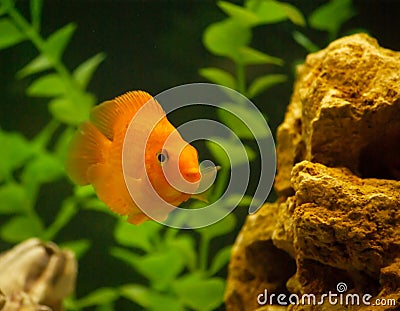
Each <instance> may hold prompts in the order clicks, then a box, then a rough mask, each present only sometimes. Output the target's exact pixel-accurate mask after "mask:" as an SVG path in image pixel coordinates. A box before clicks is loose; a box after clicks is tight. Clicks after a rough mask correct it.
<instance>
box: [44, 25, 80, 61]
mask: <svg viewBox="0 0 400 311" xmlns="http://www.w3.org/2000/svg"><path fill="white" fill-rule="evenodd" d="M75 29H76V25H75V24H74V23H70V24H67V25H65V26H64V27H62V28H60V29H58V30H56V31H55V32H53V33H52V34H51V35H50V36H49V38H48V39H47V40H46V42H45V52H46V54H48V55H49V56H51V57H52V58H54V59H55V60H59V59H60V58H61V56H62V54H63V53H64V50H65V48H66V47H67V45H68V43H69V41H70V40H71V38H72V35H73V34H74V32H75Z"/></svg>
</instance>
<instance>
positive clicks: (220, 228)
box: [195, 214, 236, 240]
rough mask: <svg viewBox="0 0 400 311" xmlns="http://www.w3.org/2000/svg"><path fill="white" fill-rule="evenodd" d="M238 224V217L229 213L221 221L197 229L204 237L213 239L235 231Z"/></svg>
mask: <svg viewBox="0 0 400 311" xmlns="http://www.w3.org/2000/svg"><path fill="white" fill-rule="evenodd" d="M235 226H236V217H235V216H234V215H233V214H229V215H227V216H226V217H224V218H223V219H221V220H220V221H218V222H216V223H215V224H212V225H211V226H207V227H203V228H199V229H195V230H196V231H197V232H198V233H200V234H201V235H202V236H203V238H204V239H207V240H211V239H213V238H215V237H218V236H222V235H225V234H228V233H230V232H232V231H233V229H234V228H235Z"/></svg>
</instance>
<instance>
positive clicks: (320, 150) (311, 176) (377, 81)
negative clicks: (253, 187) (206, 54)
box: [225, 34, 400, 311]
mask: <svg viewBox="0 0 400 311" xmlns="http://www.w3.org/2000/svg"><path fill="white" fill-rule="evenodd" d="M277 160H278V167H277V176H276V180H275V185H274V187H275V190H276V192H277V193H278V195H279V197H278V200H277V201H276V202H275V203H269V204H266V205H264V206H263V207H262V208H261V209H260V210H259V211H258V212H257V213H256V214H254V215H249V216H248V218H247V220H246V223H245V225H244V227H243V228H242V230H241V232H240V234H239V236H238V237H237V240H236V242H235V245H234V247H233V251H232V257H231V261H230V265H229V276H228V282H227V288H226V293H225V303H226V307H227V309H228V310H259V311H261V310H264V311H267V310H348V306H345V305H344V304H340V303H337V304H335V305H334V304H332V303H329V302H327V301H326V300H325V301H324V303H322V304H320V305H311V304H303V305H301V304H297V305H291V304H288V305H287V306H282V305H280V304H279V303H277V297H275V299H272V302H273V303H274V305H270V303H269V302H267V303H266V304H265V305H260V304H259V302H258V301H257V297H259V295H260V294H261V293H265V290H267V292H268V295H271V294H276V295H279V294H284V295H286V298H287V297H288V296H290V295H291V294H296V295H298V296H299V297H301V295H302V294H315V295H316V296H317V297H318V295H321V294H324V293H328V292H329V291H331V292H332V293H335V294H339V293H342V294H343V295H344V294H358V295H359V297H362V295H365V294H369V295H371V297H372V298H370V299H369V300H368V302H370V303H371V304H370V305H366V304H363V303H360V305H358V306H357V305H352V306H351V310H363V311H368V310H398V309H396V308H399V309H400V53H398V52H393V51H390V50H387V49H384V48H381V47H379V45H378V43H377V42H376V40H375V39H373V38H371V37H369V36H367V35H365V34H358V35H353V36H349V37H344V38H341V39H339V40H336V41H334V42H332V43H331V44H330V45H329V46H328V47H327V48H326V49H324V50H321V51H319V52H317V53H314V54H310V55H309V56H308V57H307V59H306V61H305V63H304V64H302V65H300V66H299V67H298V78H297V81H296V83H295V87H294V91H293V95H292V99H291V103H290V104H289V106H288V109H287V113H286V115H285V120H284V122H283V123H282V125H281V126H280V127H279V129H278V133H277ZM339 283H341V284H342V285H343V284H345V286H346V288H345V289H343V288H341V289H340V290H342V291H341V292H340V291H338V287H339V285H338V284H339ZM264 296H265V295H264ZM264 296H261V297H262V298H263V297H264ZM269 297H271V296H269ZM319 297H320V296H319ZM376 299H391V300H390V301H389V300H386V301H385V300H383V301H385V302H386V305H385V306H377V305H376V304H375V305H373V304H374V303H375V302H376V301H377V300H376ZM388 301H389V303H390V304H392V305H388V304H389V303H388ZM286 302H287V300H286ZM393 303H394V304H395V306H393ZM277 308H278V309H277Z"/></svg>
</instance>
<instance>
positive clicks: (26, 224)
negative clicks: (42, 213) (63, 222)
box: [0, 215, 42, 243]
mask: <svg viewBox="0 0 400 311" xmlns="http://www.w3.org/2000/svg"><path fill="white" fill-rule="evenodd" d="M41 231H42V224H41V223H40V222H39V220H38V219H37V218H35V217H33V216H30V215H27V216H15V217H13V218H11V219H10V220H9V221H8V222H6V223H5V224H3V225H2V226H1V228H0V237H1V238H2V239H3V240H4V241H6V242H10V243H18V242H21V241H23V240H25V239H28V238H31V237H34V236H38V235H40V233H41Z"/></svg>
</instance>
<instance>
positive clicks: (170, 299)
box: [120, 284, 185, 311]
mask: <svg viewBox="0 0 400 311" xmlns="http://www.w3.org/2000/svg"><path fill="white" fill-rule="evenodd" d="M120 293H121V296H123V297H125V298H127V299H129V300H131V301H133V302H135V303H137V304H139V305H140V306H142V307H143V308H145V309H146V310H152V311H163V310H174V311H181V310H182V311H183V310H185V309H184V307H183V305H182V303H181V302H180V301H179V300H178V299H177V297H175V296H172V295H168V294H160V293H159V292H156V291H153V290H151V289H149V288H147V287H144V286H142V285H137V284H127V285H124V286H122V287H121V288H120Z"/></svg>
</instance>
